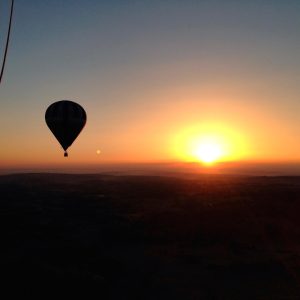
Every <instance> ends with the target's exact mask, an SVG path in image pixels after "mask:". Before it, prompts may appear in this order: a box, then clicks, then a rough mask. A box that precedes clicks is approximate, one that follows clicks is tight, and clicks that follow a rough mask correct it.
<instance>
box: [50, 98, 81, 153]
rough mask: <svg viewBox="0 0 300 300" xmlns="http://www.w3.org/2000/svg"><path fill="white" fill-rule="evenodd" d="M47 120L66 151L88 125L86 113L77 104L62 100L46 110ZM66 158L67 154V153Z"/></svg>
mask: <svg viewBox="0 0 300 300" xmlns="http://www.w3.org/2000/svg"><path fill="white" fill-rule="evenodd" d="M45 120H46V123H47V125H48V127H49V129H50V130H51V131H52V133H53V134H54V136H55V137H56V139H57V140H58V141H59V143H60V144H61V146H62V147H63V149H64V150H65V151H66V150H67V149H68V148H69V147H70V146H71V145H72V143H73V142H74V141H75V139H76V138H77V136H78V135H79V133H80V132H81V130H82V129H83V127H84V125H85V123H86V112H85V110H84V109H83V108H82V107H81V106H80V105H79V104H77V103H75V102H73V101H69V100H61V101H58V102H55V103H52V104H51V105H50V106H49V107H48V108H47V110H46V114H45ZM65 156H67V154H66V153H65Z"/></svg>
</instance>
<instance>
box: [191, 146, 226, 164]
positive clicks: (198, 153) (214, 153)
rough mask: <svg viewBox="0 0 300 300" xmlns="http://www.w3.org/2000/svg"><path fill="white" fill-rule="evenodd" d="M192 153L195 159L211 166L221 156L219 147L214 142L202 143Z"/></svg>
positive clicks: (221, 152)
mask: <svg viewBox="0 0 300 300" xmlns="http://www.w3.org/2000/svg"><path fill="white" fill-rule="evenodd" d="M193 152H194V156H195V158H196V159H198V160H199V161H201V162H203V163H205V164H212V163H214V162H216V161H218V160H219V159H220V158H221V157H222V154H223V151H222V147H221V145H220V144H218V143H217V142H215V141H204V142H202V143H200V144H199V145H198V146H197V147H196V148H195V150H194V151H193Z"/></svg>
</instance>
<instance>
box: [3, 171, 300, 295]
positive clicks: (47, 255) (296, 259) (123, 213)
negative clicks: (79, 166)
mask: <svg viewBox="0 0 300 300" xmlns="http://www.w3.org/2000/svg"><path fill="white" fill-rule="evenodd" d="M0 195H1V200H0V233H1V247H0V249H1V250H0V254H1V255H0V275H1V280H0V289H1V294H3V293H4V291H5V292H9V293H10V295H11V296H13V295H16V294H17V295H19V296H20V295H21V296H22V298H19V299H23V298H24V297H25V296H31V298H32V297H36V298H39V299H45V298H47V297H48V296H49V297H51V298H54V297H55V298H58V299H59V298H61V297H64V298H65V299H72V298H73V297H74V296H79V297H80V298H81V299H164V300H165V299H186V300H189V299H230V300H234V299H272V300H277V299H300V177H237V176H223V175H222V176H221V175H219V176H213V175H210V176H209V175H207V176H199V177H190V178H188V177H186V178H172V177H153V176H152V177H149V176H105V175H58V174H26V175H9V176H1V177H0ZM2 299H4V298H2Z"/></svg>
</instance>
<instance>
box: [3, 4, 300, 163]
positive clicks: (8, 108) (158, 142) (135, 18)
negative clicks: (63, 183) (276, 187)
mask: <svg viewBox="0 0 300 300" xmlns="http://www.w3.org/2000/svg"><path fill="white" fill-rule="evenodd" d="M100 2H101V3H98V2H97V3H94V5H89V4H88V3H86V2H84V1H82V2H81V1H78V6H76V7H75V6H72V7H70V5H71V4H69V2H68V3H64V4H63V5H61V4H59V5H60V12H59V13H58V11H57V5H58V2H57V1H56V0H55V1H53V3H52V2H51V3H48V4H47V5H46V4H43V3H40V4H36V2H34V1H28V2H26V3H20V4H18V5H19V7H18V15H17V16H16V23H15V24H14V30H13V33H12V43H11V47H10V52H9V57H8V61H7V67H6V73H5V78H4V81H3V84H2V86H1V88H0V99H1V111H0V133H1V142H0V143H1V144H0V146H1V147H0V163H1V166H2V167H8V168H9V167H17V166H23V165H27V166H30V165H32V166H42V165H51V164H53V165H54V164H55V165H61V166H64V165H67V166H69V165H72V164H85V163H86V164H104V163H108V162H157V161H190V160H192V159H193V155H191V153H192V152H193V151H194V150H193V149H191V148H193V147H197V146H193V145H196V144H197V143H198V142H197V141H198V140H201V139H202V138H203V137H206V138H207V137H209V136H212V137H213V138H214V139H217V140H219V141H221V143H222V144H223V146H222V147H223V148H224V149H225V148H226V149H225V150H224V149H223V153H222V155H221V157H220V160H224V161H236V160H237V161H239V160H243V161H272V162H282V161H290V162H291V161H295V162H296V161H297V162H299V161H300V151H299V150H300V135H299V133H300V118H299V111H300V104H299V103H300V102H299V97H300V85H299V82H298V81H299V78H300V63H299V62H300V54H299V53H300V52H299V51H298V50H297V49H299V43H300V39H299V34H298V28H299V26H298V25H299V24H298V22H299V19H300V15H299V11H300V10H297V9H296V7H293V5H294V4H295V3H294V2H293V3H294V4H293V3H290V5H287V2H289V1H287V2H284V3H282V4H279V3H274V4H273V5H272V6H270V5H267V1H266V2H264V1H254V2H255V3H256V5H254V4H253V2H251V3H250V2H249V3H247V2H243V1H242V2H243V3H242V2H241V3H240V2H239V3H237V2H236V1H228V3H227V4H226V5H225V4H224V3H223V2H220V3H218V5H216V4H213V3H211V4H209V3H206V4H205V3H202V4H200V3H198V4H197V5H196V4H195V2H194V1H185V4H182V3H181V4H180V3H179V2H178V3H177V2H176V3H177V5H172V4H171V2H166V3H163V4H162V3H161V2H159V1H153V2H152V4H151V5H150V4H149V3H148V4H147V3H146V2H143V1H141V2H140V3H135V4H128V7H127V9H126V10H124V5H121V3H119V2H118V1H117V2H116V4H114V5H112V4H109V3H106V4H104V2H105V1H104V2H102V1H100ZM59 3H60V2H59ZM295 5H296V4H295ZM125 6H126V5H125ZM33 8H34V10H33ZM83 9H84V10H83ZM83 11H84V12H85V13H83ZM154 19H155V20H156V21H155V24H154V23H153V20H154ZM74 20H76V22H75V21H74ZM4 21H5V20H4V19H2V22H4ZM4 27H5V26H4ZM62 29H63V30H62ZM296 29H297V30H296ZM42 32H43V34H41V33H42ZM62 99H70V100H73V101H75V102H78V103H80V104H81V105H82V106H83V107H84V108H85V110H86V112H87V124H86V127H85V128H84V130H83V131H82V133H81V134H80V136H79V137H78V139H77V140H76V141H75V142H74V144H73V145H72V146H71V148H70V149H69V154H70V156H69V158H68V159H65V158H64V157H63V151H62V149H61V147H60V145H59V144H58V142H57V141H56V140H55V138H54V137H53V136H52V133H51V132H50V131H49V129H48V128H47V126H46V124H45V121H44V113H45V110H46V109H47V107H48V106H49V105H50V104H51V103H52V102H54V101H58V100H62ZM97 150H100V151H101V153H100V154H97ZM195 159H196V158H195Z"/></svg>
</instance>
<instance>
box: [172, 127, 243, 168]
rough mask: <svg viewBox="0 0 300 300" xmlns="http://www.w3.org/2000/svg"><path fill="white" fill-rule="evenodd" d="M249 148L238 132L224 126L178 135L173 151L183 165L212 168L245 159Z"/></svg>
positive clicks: (204, 128) (183, 131)
mask: <svg viewBox="0 0 300 300" xmlns="http://www.w3.org/2000/svg"><path fill="white" fill-rule="evenodd" d="M247 145H248V144H247V143H246V141H245V139H244V136H243V135H242V134H241V133H240V132H239V130H238V129H233V128H232V127H230V126H229V125H226V124H224V123H206V124H204V123H203V124H199V125H198V124H195V125H190V126H187V127H185V128H183V129H181V130H180V131H178V133H177V134H175V135H174V138H173V139H172V141H171V143H170V149H171V151H172V153H174V157H175V158H177V159H179V160H181V161H186V162H201V163H202V164H204V165H207V166H210V165H214V164H216V163H219V162H228V161H237V160H241V159H243V158H244V157H245V156H246V154H247V153H248V152H247V151H248V148H247Z"/></svg>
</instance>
